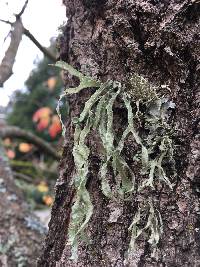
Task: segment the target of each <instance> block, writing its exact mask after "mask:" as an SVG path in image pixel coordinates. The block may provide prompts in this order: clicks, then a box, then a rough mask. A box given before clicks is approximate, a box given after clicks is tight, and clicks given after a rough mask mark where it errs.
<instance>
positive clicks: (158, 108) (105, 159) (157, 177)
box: [56, 61, 175, 259]
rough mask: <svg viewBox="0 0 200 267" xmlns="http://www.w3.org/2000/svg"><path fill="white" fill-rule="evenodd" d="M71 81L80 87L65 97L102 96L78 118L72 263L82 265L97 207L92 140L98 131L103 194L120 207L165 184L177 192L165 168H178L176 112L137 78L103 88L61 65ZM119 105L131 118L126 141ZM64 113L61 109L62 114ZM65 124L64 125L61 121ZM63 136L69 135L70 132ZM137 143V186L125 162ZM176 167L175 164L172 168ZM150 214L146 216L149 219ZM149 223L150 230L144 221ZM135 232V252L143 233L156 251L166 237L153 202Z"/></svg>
mask: <svg viewBox="0 0 200 267" xmlns="http://www.w3.org/2000/svg"><path fill="white" fill-rule="evenodd" d="M56 66H57V67H60V68H62V69H64V70H66V71H68V72H69V73H70V74H71V75H73V76H76V77H78V78H79V79H80V85H79V86H78V87H76V88H69V89H66V90H65V91H64V94H63V95H62V96H61V97H60V100H61V99H62V97H63V96H66V95H70V94H76V93H78V92H80V91H81V90H83V89H85V88H96V91H95V92H94V93H93V94H92V95H91V96H90V98H89V99H88V100H87V101H86V102H85V107H84V109H83V110H82V112H81V114H80V115H79V117H78V118H73V122H74V126H75V133H74V148H73V156H74V162H75V167H76V175H75V177H74V185H75V188H76V199H75V203H74V205H73V207H72V214H71V221H70V225H69V230H68V235H69V242H70V244H71V247H72V258H73V259H77V249H78V242H79V240H80V239H81V238H84V230H85V228H86V227H87V225H88V222H89V220H90V218H91V216H92V214H93V205H92V202H91V199H90V194H89V192H88V190H87V188H86V183H87V177H88V172H89V155H90V147H89V146H88V145H86V142H85V141H86V139H87V136H88V134H89V133H90V132H91V131H93V130H94V129H95V130H96V132H97V133H98V135H99V137H100V140H101V142H102V146H103V152H102V155H100V158H101V160H102V163H101V167H100V171H99V179H100V180H101V188H102V192H103V194H104V195H105V196H106V197H108V198H112V199H113V200H115V201H117V200H118V199H120V200H122V199H124V201H131V200H132V199H133V196H134V195H135V194H137V195H138V194H141V193H142V192H143V191H144V190H146V188H148V187H151V188H154V185H155V183H157V182H159V183H164V184H166V185H167V186H168V187H169V189H170V190H171V189H172V188H173V184H172V182H171V180H170V178H169V177H168V176H167V175H166V172H165V169H164V164H163V163H165V164H166V162H167V161H169V162H170V163H173V162H174V161H173V140H172V134H173V131H172V128H171V127H170V125H169V124H168V117H169V116H170V112H169V110H170V109H173V108H174V107H175V105H174V103H172V102H171V101H169V99H168V98H166V97H164V96H159V95H158V93H157V90H156V87H152V86H151V85H150V84H149V83H148V81H147V80H146V79H144V78H143V77H142V76H140V75H138V74H134V75H132V76H131V78H130V79H129V82H128V83H127V84H126V85H124V84H121V83H120V82H118V81H107V82H105V83H101V82H100V81H98V80H95V79H92V78H90V77H87V76H84V75H83V74H81V73H80V72H78V71H77V70H75V69H74V68H73V67H72V66H70V65H68V64H66V63H65V62H62V61H59V62H57V63H56ZM117 99H118V101H119V99H120V102H121V105H122V106H123V108H124V109H125V110H126V112H127V125H126V127H125V129H124V130H123V133H122V135H121V138H120V139H119V137H118V136H116V133H115V131H114V125H113V116H114V114H113V110H114V104H115V103H116V102H117ZM57 111H58V114H59V116H60V119H61V114H60V111H59V103H58V108H57ZM141 121H142V122H143V126H144V128H145V131H143V132H142V133H140V131H139V130H138V126H137V125H138V123H140V122H141ZM61 123H62V120H61ZM62 125H63V131H64V132H65V126H64V124H63V123H62ZM130 137H131V138H132V139H133V140H134V142H135V143H136V144H137V146H138V147H139V149H138V151H137V154H136V155H134V156H133V161H134V160H135V161H137V163H139V164H140V166H141V172H140V175H141V176H143V177H145V178H144V179H142V180H141V182H140V183H139V182H137V186H136V175H135V173H134V170H133V169H132V167H131V166H129V164H128V163H127V162H126V158H125V157H124V156H123V153H122V152H123V149H124V147H125V142H126V140H127V138H130ZM171 165H173V164H171ZM111 168H112V170H113V173H114V176H115V178H116V177H117V178H116V183H115V184H116V188H114V186H113V185H112V187H111V185H110V182H109V179H108V173H109V172H110V169H111ZM144 213H145V215H144ZM144 218H147V221H146V225H145V226H143V227H139V226H140V225H144V222H143V224H142V223H141V220H142V219H144ZM129 231H130V232H131V240H130V249H129V251H132V249H134V247H135V242H136V241H137V239H138V237H139V236H141V235H142V234H143V233H147V234H148V235H149V238H148V242H149V243H150V244H151V246H152V247H153V248H155V247H156V246H157V244H158V242H159V240H160V236H161V234H162V232H163V224H162V218H161V215H160V212H159V211H158V210H157V209H156V208H155V207H154V203H153V200H152V196H151V195H149V197H148V198H147V199H146V202H145V203H140V204H139V205H138V210H137V212H136V213H135V216H134V218H133V221H132V223H131V225H130V226H129Z"/></svg>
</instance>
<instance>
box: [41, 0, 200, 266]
mask: <svg viewBox="0 0 200 267" xmlns="http://www.w3.org/2000/svg"><path fill="white" fill-rule="evenodd" d="M63 2H64V4H65V6H66V15H67V17H68V23H67V25H66V27H65V29H64V32H63V36H62V37H61V39H60V42H59V44H60V58H61V59H62V60H64V61H66V62H68V63H69V64H71V65H73V66H74V67H76V68H77V69H79V70H80V71H81V72H82V73H84V74H89V75H91V76H93V77H95V76H96V77H98V78H99V79H101V80H102V81H106V80H107V79H113V80H118V81H123V80H124V79H125V77H127V75H128V74H130V73H135V72H136V73H139V74H140V75H143V76H144V77H146V78H147V79H148V80H149V82H151V83H152V84H155V85H161V84H167V85H169V87H170V89H171V92H170V97H171V99H173V102H175V103H176V109H175V112H174V114H173V121H174V122H173V123H174V127H175V128H176V136H175V140H174V141H175V161H176V169H177V173H178V176H177V178H176V186H175V187H174V190H173V191H172V192H171V191H170V190H169V189H168V188H167V187H166V188H165V187H164V188H163V190H162V191H160V192H154V193H153V194H154V198H155V199H157V203H158V209H159V210H160V213H161V215H162V218H163V223H164V233H163V235H162V238H161V241H160V243H159V246H158V251H157V256H156V257H153V256H152V254H151V249H150V247H149V245H148V243H147V241H144V240H143V239H140V240H138V243H137V245H138V248H137V250H136V251H135V253H133V254H132V256H131V258H129V260H128V261H127V260H126V257H125V256H126V251H127V248H128V244H129V241H130V234H129V233H128V230H127V229H128V226H129V225H130V223H131V220H132V218H133V216H134V214H135V212H136V204H137V203H135V202H136V201H134V200H133V201H132V202H131V203H129V204H127V202H126V203H123V202H121V203H118V204H116V203H114V202H113V201H111V200H109V199H107V198H106V197H104V196H103V194H102V192H101V189H100V181H99V179H98V175H97V174H98V170H99V158H98V147H94V146H93V144H94V142H93V141H92V140H93V137H90V139H89V144H90V146H91V149H92V153H91V156H90V175H89V182H88V190H89V192H90V195H91V199H92V202H93V205H94V207H95V208H94V213H93V216H92V219H91V221H90V223H89V227H88V229H87V233H88V235H89V236H90V239H91V243H90V244H84V243H81V244H80V246H79V259H78V262H77V263H74V262H72V261H71V260H70V259H69V257H70V248H69V245H68V237H67V231H68V224H69V220H70V212H71V206H72V204H73V202H74V193H75V192H74V188H73V186H72V185H71V184H72V183H71V180H72V178H73V175H74V172H75V170H74V162H73V157H72V147H73V132H74V128H73V124H72V123H71V118H73V117H74V116H75V115H76V116H77V115H78V114H79V113H80V110H82V108H83V103H84V101H85V100H86V99H87V98H88V92H87V90H86V91H83V92H81V93H80V94H79V95H78V96H77V95H76V96H71V97H70V98H69V102H70V108H71V112H70V117H69V118H68V119H67V122H66V127H67V132H66V136H65V144H64V153H63V159H62V162H61V165H60V177H59V179H58V181H57V184H56V197H55V203H54V205H53V208H52V217H51V221H50V224H49V233H48V235H47V238H46V243H45V246H44V249H43V252H42V255H41V257H40V260H39V262H38V266H68V267H69V266H70V267H72V266H82V267H83V266H107V267H109V266H120V267H121V266H132V267H134V266H173V267H174V266H185V267H186V266H200V252H199V251H200V250H199V249H200V247H199V245H200V240H199V233H200V232H199V231H200V230H199V198H198V194H197V193H196V191H198V190H196V189H198V187H199V175H200V164H199V160H200V153H199V150H198V148H199V145H200V140H199V119H198V116H199V114H200V110H199V102H200V101H199V99H200V98H199V97H200V91H199V82H200V80H199V76H198V75H199V71H200V62H199V59H200V44H199V36H198V33H199V27H200V20H199V19H200V5H199V3H198V1H192V0H191V1H189V0H187V1H186V0H172V1H168V0H160V1H157V0H135V1H133V0H126V1H125V0H107V1H106V0H104V1H98V0H87V1H86V0H84V1H83V0H75V1H71V0H64V1H63ZM68 78H69V77H67V75H66V85H74V84H76V80H74V79H68ZM119 122H120V123H122V124H123V118H121V120H120V119H119ZM92 146H93V147H92ZM128 149H129V150H130V151H131V150H134V146H133V145H132V144H130V146H129V147H128ZM138 177H139V173H138ZM116 210H117V211H119V214H118V218H117V219H116V220H112V218H111V217H112V216H111V215H112V214H113V213H114V212H115V211H116Z"/></svg>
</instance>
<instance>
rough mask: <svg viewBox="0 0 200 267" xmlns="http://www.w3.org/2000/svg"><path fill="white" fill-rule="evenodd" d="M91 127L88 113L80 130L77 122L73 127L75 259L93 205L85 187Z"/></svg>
mask: <svg viewBox="0 0 200 267" xmlns="http://www.w3.org/2000/svg"><path fill="white" fill-rule="evenodd" d="M91 127H92V118H91V116H90V115H89V116H88V119H87V122H86V125H85V127H84V128H83V129H82V130H81V128H80V125H79V124H77V125H76V128H75V139H74V149H73V156H74V161H75V166H76V171H77V173H76V177H75V187H76V190H77V196H76V201H75V203H74V205H73V206H72V214H71V221H70V225H69V231H68V233H69V242H70V244H71V246H72V258H73V259H75V260H76V259H77V255H78V253H77V249H78V238H79V236H80V235H82V234H83V231H84V229H85V227H86V225H87V224H88V222H89V220H90V218H91V216H92V213H93V205H92V202H91V200H90V195H89V193H88V191H87V189H86V182H87V175H88V157H89V153H90V150H89V148H88V147H87V146H86V145H85V139H86V137H87V135H88V133H89V131H90V129H91Z"/></svg>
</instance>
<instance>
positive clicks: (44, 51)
mask: <svg viewBox="0 0 200 267" xmlns="http://www.w3.org/2000/svg"><path fill="white" fill-rule="evenodd" d="M23 30H24V32H23V33H24V34H25V35H26V36H27V37H28V38H29V39H30V40H31V41H32V42H33V43H34V44H35V45H36V46H37V47H38V48H39V49H40V51H41V52H42V53H43V54H44V55H45V56H46V57H48V58H49V59H50V60H52V61H53V62H56V57H55V56H54V55H53V54H52V53H51V52H50V51H49V50H48V49H46V48H45V47H44V46H42V45H41V44H40V43H39V42H38V40H37V39H36V38H35V37H34V36H33V35H32V33H30V31H29V30H27V29H26V28H24V29H23Z"/></svg>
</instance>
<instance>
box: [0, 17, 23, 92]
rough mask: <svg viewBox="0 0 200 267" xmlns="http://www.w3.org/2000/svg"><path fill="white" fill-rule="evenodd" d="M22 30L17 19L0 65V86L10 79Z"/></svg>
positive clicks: (19, 20) (20, 22) (21, 25)
mask: <svg viewBox="0 0 200 267" xmlns="http://www.w3.org/2000/svg"><path fill="white" fill-rule="evenodd" d="M23 31H24V28H23V24H22V21H21V19H20V18H19V19H17V20H16V21H15V23H13V31H12V32H11V41H10V45H9V47H8V49H7V51H6V53H5V56H4V58H3V60H2V62H1V65H0V86H1V87H2V86H3V84H4V83H5V82H6V81H7V80H8V79H9V78H10V76H11V75H12V73H13V72H12V68H13V65H14V62H15V57H16V54H17V50H18V48H19V44H20V42H21V39H22V34H23Z"/></svg>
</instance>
